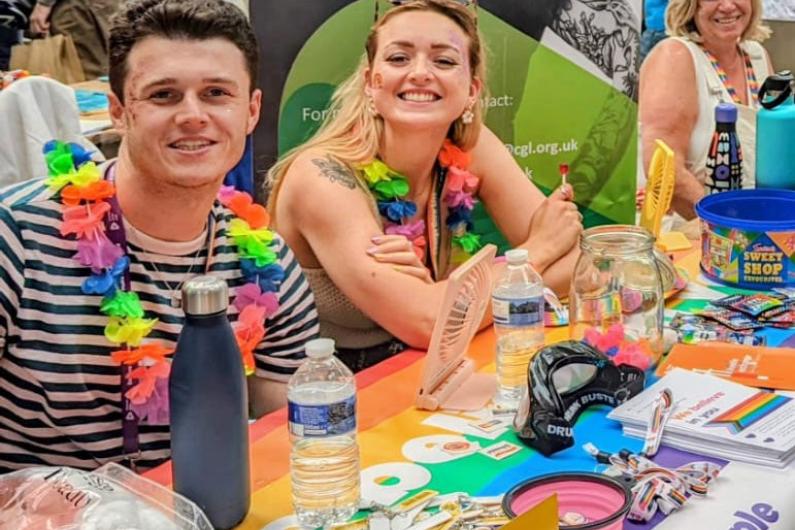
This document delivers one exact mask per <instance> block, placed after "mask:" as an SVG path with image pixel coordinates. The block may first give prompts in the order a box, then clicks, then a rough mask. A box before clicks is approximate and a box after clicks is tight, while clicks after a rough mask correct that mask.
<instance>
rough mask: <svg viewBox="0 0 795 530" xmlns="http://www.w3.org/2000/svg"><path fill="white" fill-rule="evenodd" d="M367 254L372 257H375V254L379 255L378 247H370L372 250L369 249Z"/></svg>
mask: <svg viewBox="0 0 795 530" xmlns="http://www.w3.org/2000/svg"><path fill="white" fill-rule="evenodd" d="M367 253H368V254H370V255H371V256H374V255H375V254H377V253H378V247H370V248H368V249H367Z"/></svg>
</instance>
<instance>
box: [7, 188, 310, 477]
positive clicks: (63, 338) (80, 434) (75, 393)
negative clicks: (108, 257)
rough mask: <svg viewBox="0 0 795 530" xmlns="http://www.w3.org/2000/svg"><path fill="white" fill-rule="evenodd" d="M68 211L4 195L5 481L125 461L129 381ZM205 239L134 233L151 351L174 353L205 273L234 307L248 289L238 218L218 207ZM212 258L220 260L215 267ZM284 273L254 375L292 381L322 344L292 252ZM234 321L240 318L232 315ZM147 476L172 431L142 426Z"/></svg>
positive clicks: (23, 195)
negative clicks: (220, 282)
mask: <svg viewBox="0 0 795 530" xmlns="http://www.w3.org/2000/svg"><path fill="white" fill-rule="evenodd" d="M62 211H63V205H62V204H61V201H60V199H58V194H56V193H54V192H52V191H51V190H50V189H49V188H48V187H47V186H46V184H45V182H44V181H43V180H33V181H28V182H24V183H21V184H17V185H14V186H12V187H9V188H6V189H5V190H3V191H2V192H0V473H2V472H5V471H9V470H13V469H18V468H22V467H27V466H31V465H67V466H72V467H77V468H85V469H90V468H95V467H98V466H100V465H102V464H104V463H106V462H108V461H118V460H121V453H122V432H121V394H120V382H121V375H120V374H121V372H120V368H119V366H118V365H117V364H116V363H115V362H113V360H112V359H111V357H110V353H111V352H112V351H114V350H117V349H119V347H118V346H114V345H113V344H111V343H110V342H109V341H108V340H107V339H106V338H105V336H104V327H105V325H106V324H107V321H108V317H107V316H105V315H103V314H101V313H100V312H99V305H100V301H101V297H100V296H95V295H85V294H83V292H82V291H81V289H80V286H81V284H82V283H83V281H84V280H85V279H86V278H87V277H88V276H89V275H90V274H91V271H90V269H89V268H87V267H84V266H82V265H80V264H79V263H78V262H77V261H75V260H74V259H73V256H74V254H75V252H76V250H77V242H76V240H75V239H74V238H73V237H72V236H69V237H66V238H64V237H62V236H61V235H60V233H59V228H60V226H61V224H62ZM210 215H211V216H213V218H214V222H213V223H208V226H211V227H212V232H213V233H212V237H213V238H214V244H213V245H207V244H206V243H207V241H208V237H207V234H206V233H205V234H203V235H201V236H200V237H199V238H197V239H196V240H194V241H190V242H186V243H177V244H174V243H166V242H163V241H158V240H155V239H153V238H150V237H148V236H146V235H145V234H143V233H141V232H138V231H136V230H135V229H134V228H133V227H131V226H130V225H129V224H128V223H125V226H126V227H127V230H126V232H127V240H128V255H129V257H130V278H131V281H132V290H133V291H135V292H137V293H138V295H139V296H140V298H141V303H142V305H143V308H144V310H145V312H146V317H147V318H152V317H157V318H158V324H157V325H156V327H155V328H154V330H153V331H152V332H151V333H150V334H149V336H148V338H149V339H154V340H158V341H161V342H162V343H163V344H164V345H166V346H167V347H173V346H174V345H175V344H176V340H177V337H178V334H179V331H180V329H181V326H182V320H183V313H182V310H181V309H177V308H174V307H173V304H172V302H171V298H172V295H173V294H174V293H175V292H176V291H177V290H178V289H179V286H180V284H181V283H182V282H183V280H185V279H186V278H188V277H191V276H195V275H198V274H203V273H204V272H205V270H206V271H207V272H210V273H212V274H215V275H219V276H221V277H223V278H225V279H226V281H227V284H228V285H229V288H230V297H231V296H233V295H234V293H235V291H236V288H237V287H239V286H241V285H243V283H245V281H244V279H243V277H242V273H241V271H240V262H239V260H238V257H237V249H236V247H235V246H234V243H233V241H232V240H231V239H230V238H227V236H226V229H227V227H228V224H229V221H230V219H231V218H232V216H233V214H232V213H231V212H230V211H229V210H228V209H226V208H225V207H224V206H222V205H221V204H220V203H218V202H216V204H215V206H214V207H213V210H212V212H211V214H210ZM208 247H212V256H210V257H209V262H208V256H207V254H208ZM274 248H275V250H276V252H277V255H278V256H279V260H280V263H281V265H282V267H283V268H284V270H285V279H284V282H283V283H282V284H281V287H280V290H279V302H280V306H279V310H278V312H277V313H276V314H275V315H273V316H272V317H271V318H269V319H268V320H267V321H266V323H265V327H266V336H265V338H264V340H263V341H262V343H261V344H260V345H259V346H258V348H257V350H256V352H255V358H256V375H257V376H260V377H265V378H270V379H274V380H279V381H286V380H287V379H288V378H289V375H290V374H291V373H292V372H293V371H295V369H296V368H297V367H298V365H299V364H300V362H301V361H302V359H303V356H304V344H305V342H306V341H307V340H309V339H312V338H315V337H317V336H318V319H317V311H316V309H315V303H314V298H313V297H312V292H311V290H310V289H309V285H308V284H307V282H306V279H305V278H304V276H303V274H302V272H301V268H300V266H299V265H298V262H297V261H296V260H295V257H294V256H293V253H292V251H290V249H289V248H288V247H287V246H286V245H285V244H284V243H283V242H282V241H281V239H278V245H277V246H276V247H274ZM229 313H230V320H232V321H234V320H236V318H237V314H236V313H237V311H236V309H235V308H234V307H233V306H230V311H229ZM139 443H140V448H141V451H142V453H143V454H142V456H143V458H142V459H141V460H140V461H138V462H137V464H138V465H139V467H141V468H143V469H146V468H148V467H152V466H154V465H157V464H159V463H161V462H162V461H164V460H165V459H167V458H168V457H169V454H170V453H169V428H168V426H167V425H162V426H150V425H140V427H139Z"/></svg>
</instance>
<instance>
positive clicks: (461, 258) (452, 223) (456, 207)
mask: <svg viewBox="0 0 795 530" xmlns="http://www.w3.org/2000/svg"><path fill="white" fill-rule="evenodd" d="M438 160H439V165H440V166H441V167H442V168H443V169H444V170H445V171H446V172H447V175H446V178H445V194H444V196H443V201H444V203H445V205H446V206H447V208H448V215H447V219H446V222H445V224H446V225H447V228H448V229H449V230H450V233H451V234H452V243H453V253H452V256H451V261H452V263H453V264H455V265H458V264H461V263H463V262H465V261H466V260H467V259H469V258H470V256H472V255H473V254H474V253H475V252H477V251H478V250H479V249H480V247H481V246H482V245H481V243H480V236H478V235H477V234H473V233H471V232H470V230H472V209H473V208H474V207H475V203H476V202H477V200H476V199H475V197H474V192H475V190H477V187H478V177H476V176H475V175H473V174H472V173H471V172H470V171H469V169H468V168H469V164H470V161H471V157H470V155H469V153H467V152H465V151H463V150H462V149H461V148H459V147H458V146H456V145H455V144H453V143H452V142H451V141H450V140H445V141H444V144H443V145H442V150H441V151H440V152H439V159H438ZM361 170H362V173H363V176H364V180H365V181H366V182H367V186H368V187H369V188H370V191H372V192H373V195H375V198H376V203H377V205H378V211H379V213H380V214H381V216H382V217H384V219H385V221H386V222H385V223H384V232H385V233H386V234H398V235H402V236H405V237H406V238H407V239H408V240H409V241H411V243H412V245H413V248H414V253H415V254H417V256H418V257H419V258H420V259H424V257H425V246H426V245H427V242H426V239H425V221H423V220H422V219H420V220H417V221H413V222H411V221H409V219H410V218H411V217H412V216H414V215H415V214H416V213H417V205H416V204H415V203H414V202H412V201H408V200H406V196H407V195H408V194H409V191H410V189H409V183H408V180H406V177H404V176H403V175H401V174H399V173H397V172H396V171H394V170H393V169H391V168H390V167H389V166H387V165H386V164H385V163H383V162H382V161H380V160H377V159H376V160H373V161H372V162H370V163H369V164H367V165H364V166H362V167H361Z"/></svg>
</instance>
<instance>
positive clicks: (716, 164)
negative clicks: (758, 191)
mask: <svg viewBox="0 0 795 530" xmlns="http://www.w3.org/2000/svg"><path fill="white" fill-rule="evenodd" d="M706 169H707V173H706V176H705V179H704V191H705V192H706V193H707V194H708V195H709V194H712V193H720V192H721V191H729V190H739V189H741V188H742V182H743V152H742V149H741V148H740V140H739V138H738V137H737V107H736V106H735V105H733V104H732V103H718V104H717V105H716V106H715V132H714V133H713V134H712V141H711V142H710V144H709V150H708V151H707V162H706Z"/></svg>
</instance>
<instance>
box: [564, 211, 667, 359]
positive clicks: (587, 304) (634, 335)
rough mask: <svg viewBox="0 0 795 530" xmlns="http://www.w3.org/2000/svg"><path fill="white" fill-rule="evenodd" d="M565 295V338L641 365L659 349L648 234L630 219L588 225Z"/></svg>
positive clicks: (658, 285)
mask: <svg viewBox="0 0 795 530" xmlns="http://www.w3.org/2000/svg"><path fill="white" fill-rule="evenodd" d="M580 250H581V254H580V258H579V260H578V261H577V265H576V267H575V268H574V278H573V279H572V284H571V292H570V295H569V303H570V307H569V319H570V320H569V331H570V333H571V338H572V339H575V340H583V339H584V340H586V342H588V343H589V344H591V345H592V346H594V347H596V348H597V349H599V350H600V351H602V352H603V353H606V354H607V355H609V356H610V357H613V358H614V361H615V362H616V363H617V364H622V362H629V364H633V365H635V366H638V367H639V368H642V369H646V368H649V367H651V366H654V365H655V364H657V361H658V360H659V359H660V356H661V355H662V352H663V339H662V336H663V309H664V298H663V288H662V279H661V273H660V270H659V268H658V263H657V260H656V259H655V256H654V237H653V236H652V235H651V233H650V232H648V231H647V230H646V229H644V228H641V227H638V226H632V225H608V226H598V227H595V228H589V229H588V230H586V231H585V232H583V235H582V238H581V240H580Z"/></svg>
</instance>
